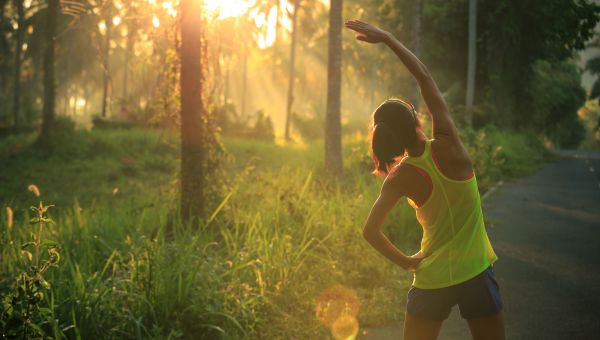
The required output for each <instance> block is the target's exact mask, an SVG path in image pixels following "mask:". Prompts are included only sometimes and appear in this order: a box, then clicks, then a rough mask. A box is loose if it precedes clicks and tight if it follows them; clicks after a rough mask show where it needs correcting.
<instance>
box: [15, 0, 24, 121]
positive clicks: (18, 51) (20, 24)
mask: <svg viewBox="0 0 600 340" xmlns="http://www.w3.org/2000/svg"><path fill="white" fill-rule="evenodd" d="M14 5H15V8H16V9H17V32H16V36H17V37H16V38H17V39H15V69H14V71H15V78H14V86H13V115H14V118H13V120H14V123H13V124H14V125H13V127H14V129H15V130H18V129H19V120H20V117H19V111H20V103H21V97H20V96H21V59H22V56H23V32H24V28H25V27H24V26H25V10H24V8H23V0H14Z"/></svg>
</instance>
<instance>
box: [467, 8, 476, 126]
mask: <svg viewBox="0 0 600 340" xmlns="http://www.w3.org/2000/svg"><path fill="white" fill-rule="evenodd" d="M476 38H477V0H469V61H468V63H469V64H468V71H467V98H466V102H467V103H466V104H467V105H466V106H467V110H468V111H469V112H468V116H467V124H469V125H471V124H472V121H473V117H472V114H471V112H470V111H471V108H472V107H473V101H474V99H475V67H476V58H477V48H476Z"/></svg>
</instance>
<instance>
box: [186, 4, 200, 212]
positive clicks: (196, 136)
mask: <svg viewBox="0 0 600 340" xmlns="http://www.w3.org/2000/svg"><path fill="white" fill-rule="evenodd" d="M200 12H201V7H200V1H197V0H182V2H181V50H180V51H181V217H182V219H183V221H185V222H192V223H194V222H198V220H199V219H200V218H201V217H202V216H203V213H204V197H203V190H204V175H205V174H204V166H203V164H204V153H205V150H204V147H203V143H202V141H203V140H204V138H203V136H204V133H205V131H204V127H203V116H204V107H203V103H202V66H201V54H202V53H201V35H202V32H201V27H202V22H201V16H200Z"/></svg>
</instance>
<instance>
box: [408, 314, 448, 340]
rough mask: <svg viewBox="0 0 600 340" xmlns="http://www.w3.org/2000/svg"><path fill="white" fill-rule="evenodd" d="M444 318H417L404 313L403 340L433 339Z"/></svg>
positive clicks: (436, 335) (438, 331) (435, 337)
mask: <svg viewBox="0 0 600 340" xmlns="http://www.w3.org/2000/svg"><path fill="white" fill-rule="evenodd" d="M443 322H444V320H426V319H419V318H416V317H414V316H411V315H410V314H408V313H406V318H405V319H404V340H435V339H437V337H438V334H439V333H440V329H441V328H442V323H443Z"/></svg>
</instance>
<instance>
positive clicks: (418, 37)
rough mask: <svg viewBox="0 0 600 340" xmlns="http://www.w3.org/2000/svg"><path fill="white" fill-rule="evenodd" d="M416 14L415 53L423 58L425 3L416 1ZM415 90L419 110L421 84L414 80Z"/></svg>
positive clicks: (416, 106) (414, 28)
mask: <svg viewBox="0 0 600 340" xmlns="http://www.w3.org/2000/svg"><path fill="white" fill-rule="evenodd" d="M414 6H415V14H414V20H415V22H414V27H413V53H414V54H415V55H416V56H417V57H421V35H422V29H421V19H422V18H421V16H422V13H423V2H422V1H421V0H415V3H414ZM412 84H413V86H412V87H413V89H412V92H413V93H412V102H413V105H414V106H415V109H416V110H417V111H418V110H419V103H420V101H421V91H420V89H419V84H417V80H416V79H414V78H413V79H412Z"/></svg>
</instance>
